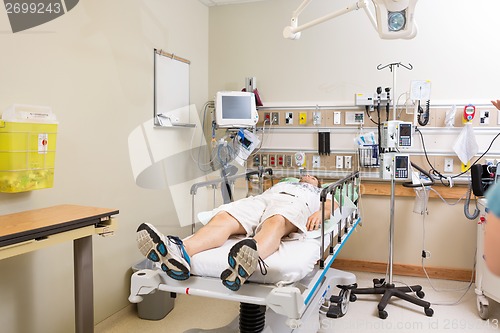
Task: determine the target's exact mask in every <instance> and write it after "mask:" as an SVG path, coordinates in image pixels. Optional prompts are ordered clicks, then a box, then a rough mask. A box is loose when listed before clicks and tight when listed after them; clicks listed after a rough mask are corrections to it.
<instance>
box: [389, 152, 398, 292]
mask: <svg viewBox="0 0 500 333" xmlns="http://www.w3.org/2000/svg"><path fill="white" fill-rule="evenodd" d="M392 163H393V168H392V170H393V171H392V172H393V174H392V177H391V220H390V226H389V228H390V230H389V284H392V262H393V257H394V252H393V250H394V201H395V197H394V193H395V188H396V180H395V179H394V178H395V177H394V172H395V170H394V160H393V162H392Z"/></svg>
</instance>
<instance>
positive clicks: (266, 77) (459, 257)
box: [209, 0, 500, 269]
mask: <svg viewBox="0 0 500 333" xmlns="http://www.w3.org/2000/svg"><path fill="white" fill-rule="evenodd" d="M301 2H302V1H299V0H296V1H289V0H268V1H262V2H256V3H250V4H241V5H233V6H222V7H212V8H210V61H209V64H210V71H209V73H210V83H209V96H213V94H214V93H215V92H216V91H217V90H223V89H227V90H232V89H234V90H238V89H241V88H242V87H243V86H244V83H245V77H247V76H255V77H256V78H257V86H258V89H259V92H260V95H261V98H262V100H263V102H264V106H271V107H273V106H303V105H306V106H315V105H320V106H322V105H325V106H352V105H354V95H355V93H360V92H361V93H367V92H375V89H376V87H378V86H382V87H392V84H393V73H391V72H390V71H389V69H385V70H383V71H379V70H377V66H378V65H379V64H381V65H385V64H388V63H393V62H401V63H403V64H408V63H411V65H412V66H413V67H414V68H413V70H412V71H407V70H406V69H403V68H402V67H400V68H399V69H397V71H396V83H397V84H396V91H395V92H392V96H399V95H400V94H401V93H403V92H405V91H408V89H409V87H410V81H411V80H430V81H431V84H432V92H431V102H432V105H444V104H451V103H456V104H463V103H477V104H489V101H490V100H491V99H497V98H500V86H499V84H498V78H499V77H500V66H498V54H499V52H500V45H499V44H498V43H496V42H495V41H496V40H497V39H498V38H497V32H498V31H500V21H499V20H498V19H497V13H498V11H499V10H500V3H499V2H498V1H494V0H480V1H474V2H472V1H457V0H441V1H432V0H420V1H419V2H418V4H417V7H416V21H417V24H418V27H419V30H418V35H417V36H416V38H414V39H412V40H381V39H380V38H379V37H378V34H377V33H376V31H375V30H374V29H373V27H372V26H371V23H370V21H369V20H368V18H367V17H366V15H365V13H364V12H363V11H356V12H352V13H349V14H346V15H344V16H342V17H339V18H337V19H335V20H333V21H329V22H326V23H323V24H322V25H319V26H316V27H313V28H310V29H308V30H305V31H304V32H302V37H301V38H300V39H299V40H295V41H291V40H286V39H284V38H283V37H282V31H283V28H284V27H285V26H287V25H289V22H290V18H291V14H292V11H294V10H295V9H296V8H297V7H298V6H299V4H300V3H301ZM353 2H354V1H351V0H337V1H313V2H311V4H310V5H309V7H307V8H306V9H305V10H304V11H303V13H302V14H301V15H300V17H299V25H300V24H302V23H306V22H309V21H310V20H311V19H315V18H318V17H320V16H322V15H325V14H327V13H330V12H333V11H335V10H338V9H341V8H343V7H344V6H347V5H349V4H352V3H353ZM276 135H278V134H276ZM285 135H286V134H285ZM491 137H493V135H492V136H491ZM433 140H438V141H439V139H435V138H433ZM438 141H436V142H438ZM313 142H314V141H313ZM430 142H432V141H431V140H430ZM446 146H448V145H446ZM449 146H450V147H451V146H452V144H449ZM266 148H269V149H272V148H273V147H266ZM288 148H293V147H288ZM313 148H314V147H313V146H307V147H304V146H303V144H302V145H300V144H299V145H297V146H296V147H295V149H297V150H302V149H313ZM486 148H487V147H483V146H481V147H480V150H481V151H484V150H485V149H486ZM429 149H431V150H432V149H433V147H432V145H431V147H429ZM492 149H493V151H496V152H498V151H499V149H500V142H498V140H497V142H496V143H495V144H494V146H493V147H492ZM333 153H335V151H334V152H333ZM464 191H465V190H464ZM449 201H450V202H453V203H454V200H449ZM362 202H363V204H362V207H363V227H362V228H359V230H358V232H357V233H355V234H354V236H353V237H352V239H351V240H350V241H349V242H348V243H347V245H346V247H344V249H343V251H342V253H341V257H343V258H349V259H358V260H367V261H381V262H384V261H387V256H388V248H389V245H388V242H389V240H388V233H389V225H388V223H389V207H390V206H389V197H364V198H363V201H362ZM412 210H413V200H412V199H408V198H406V199H404V198H401V199H398V200H397V202H396V213H395V221H396V235H395V258H394V260H395V262H396V263H403V264H412V265H420V261H421V257H420V254H421V251H422V249H423V248H422V247H423V246H424V245H423V243H424V242H425V247H426V250H428V251H431V252H432V256H431V258H430V259H428V260H427V261H426V265H428V266H437V267H452V268H464V269H472V268H473V263H474V250H475V243H476V241H475V234H476V230H475V228H476V227H475V223H474V222H472V221H469V220H467V219H466V218H465V217H464V214H463V201H462V202H461V203H460V204H458V205H456V206H448V205H447V204H445V203H443V202H442V201H441V200H437V199H432V200H430V204H429V211H430V214H429V216H427V217H426V219H425V222H423V219H422V217H421V216H420V215H416V214H413V213H412ZM471 210H473V207H471ZM424 226H425V228H426V232H425V239H424V238H423V235H424V232H423V227H424Z"/></svg>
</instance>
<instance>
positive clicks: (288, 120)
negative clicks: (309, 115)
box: [285, 112, 293, 125]
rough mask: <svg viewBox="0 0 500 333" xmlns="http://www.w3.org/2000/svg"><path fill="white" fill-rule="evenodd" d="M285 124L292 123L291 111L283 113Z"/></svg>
mask: <svg viewBox="0 0 500 333" xmlns="http://www.w3.org/2000/svg"><path fill="white" fill-rule="evenodd" d="M285 124H286V125H293V112H286V113H285Z"/></svg>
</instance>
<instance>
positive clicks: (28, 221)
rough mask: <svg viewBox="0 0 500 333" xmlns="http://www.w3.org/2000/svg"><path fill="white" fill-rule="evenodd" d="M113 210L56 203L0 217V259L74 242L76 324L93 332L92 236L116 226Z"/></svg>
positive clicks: (82, 331)
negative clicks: (56, 204) (55, 204)
mask: <svg viewBox="0 0 500 333" xmlns="http://www.w3.org/2000/svg"><path fill="white" fill-rule="evenodd" d="M116 214H118V210H116V209H108V208H98V207H87V206H77V205H58V206H53V207H48V208H42V209H35V210H29V211H24V212H20V213H14V214H7V215H2V216H0V259H5V258H9V257H13V256H16V255H19V254H23V253H27V252H31V251H36V250H39V249H41V248H44V247H48V246H51V245H54V244H59V243H63V242H67V241H71V240H72V241H73V252H74V253H73V261H74V279H75V321H76V322H75V326H76V332H77V333H88V332H94V285H93V264H92V235H94V234H98V235H103V236H105V235H109V234H112V233H113V232H114V230H115V229H116V220H115V219H114V218H112V216H113V215H116Z"/></svg>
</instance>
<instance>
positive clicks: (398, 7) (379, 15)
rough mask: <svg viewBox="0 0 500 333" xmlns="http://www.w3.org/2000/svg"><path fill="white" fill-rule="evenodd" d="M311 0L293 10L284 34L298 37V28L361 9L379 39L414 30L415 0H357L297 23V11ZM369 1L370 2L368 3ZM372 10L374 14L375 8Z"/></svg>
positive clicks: (409, 35) (412, 34)
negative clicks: (325, 13) (328, 12)
mask: <svg viewBox="0 0 500 333" xmlns="http://www.w3.org/2000/svg"><path fill="white" fill-rule="evenodd" d="M311 1H312V0H304V1H303V2H302V3H301V4H300V6H299V7H298V8H297V9H296V10H295V11H294V12H293V13H292V19H291V22H290V25H289V26H287V27H285V29H284V30H283V37H285V38H288V39H299V38H300V35H301V32H302V31H304V30H305V29H308V28H311V27H313V26H316V25H318V24H320V23H323V22H326V21H328V20H331V19H333V18H335V17H338V16H341V15H343V14H346V13H349V12H352V11H354V10H358V9H361V8H362V9H363V10H364V11H365V13H366V15H367V16H368V18H369V19H370V22H371V23H372V25H373V27H374V28H375V30H377V32H378V34H379V36H380V38H382V39H396V38H402V39H411V38H413V37H415V36H416V34H417V26H416V24H415V20H414V13H415V5H416V4H417V1H418V0H359V1H357V2H356V3H354V4H352V5H349V6H347V7H345V8H343V9H341V10H338V11H336V12H333V13H330V14H327V15H325V16H322V17H320V18H317V19H315V20H312V21H311V22H309V23H305V24H302V25H298V18H299V15H300V13H302V11H303V10H304V9H305V8H306V7H307V6H308V5H309V3H310V2H311ZM369 3H372V4H373V6H370V5H369ZM373 9H374V11H375V14H374V11H373Z"/></svg>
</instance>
